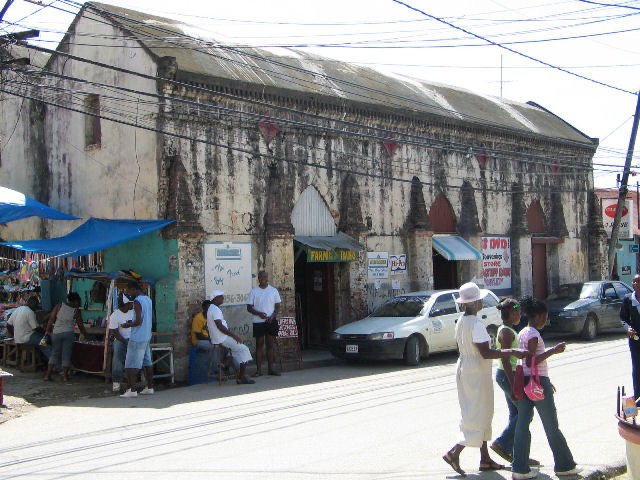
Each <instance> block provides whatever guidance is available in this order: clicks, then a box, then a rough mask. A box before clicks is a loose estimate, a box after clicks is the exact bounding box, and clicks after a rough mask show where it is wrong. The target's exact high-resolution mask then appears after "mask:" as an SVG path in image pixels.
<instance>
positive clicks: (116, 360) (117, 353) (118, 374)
mask: <svg viewBox="0 0 640 480" xmlns="http://www.w3.org/2000/svg"><path fill="white" fill-rule="evenodd" d="M126 357H127V344H126V343H124V342H121V341H120V340H114V341H113V358H112V359H111V381H112V382H115V383H120V382H121V381H122V371H123V369H124V359H125V358H126Z"/></svg>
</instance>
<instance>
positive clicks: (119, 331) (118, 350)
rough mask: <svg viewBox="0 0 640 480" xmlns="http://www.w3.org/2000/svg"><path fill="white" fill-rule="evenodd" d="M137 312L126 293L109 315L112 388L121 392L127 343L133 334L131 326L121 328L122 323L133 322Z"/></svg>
mask: <svg viewBox="0 0 640 480" xmlns="http://www.w3.org/2000/svg"><path fill="white" fill-rule="evenodd" d="M134 315H135V312H134V311H133V302H132V301H131V300H129V299H128V298H127V297H126V295H121V296H120V298H119V301H118V309H117V310H115V311H114V312H113V313H112V314H111V316H110V317H109V333H110V334H111V335H112V336H113V338H114V340H113V358H112V360H111V380H112V381H113V386H112V390H113V391H114V392H120V382H122V372H123V370H124V361H125V358H126V356H127V343H129V336H130V335H131V329H130V328H121V327H120V325H122V324H123V323H127V322H133V320H134Z"/></svg>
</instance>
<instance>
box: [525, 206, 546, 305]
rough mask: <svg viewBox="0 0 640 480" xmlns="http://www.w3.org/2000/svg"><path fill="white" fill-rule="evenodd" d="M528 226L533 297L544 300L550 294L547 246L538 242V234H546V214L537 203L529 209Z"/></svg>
mask: <svg viewBox="0 0 640 480" xmlns="http://www.w3.org/2000/svg"><path fill="white" fill-rule="evenodd" d="M527 224H528V225H529V233H531V278H532V281H533V296H534V297H535V298H538V299H544V298H546V297H547V294H548V284H547V244H546V243H544V242H539V241H536V234H538V236H542V235H544V233H545V228H544V213H543V211H542V207H541V206H540V204H539V203H538V202H537V201H535V200H534V201H533V202H531V205H529V208H528V209H527Z"/></svg>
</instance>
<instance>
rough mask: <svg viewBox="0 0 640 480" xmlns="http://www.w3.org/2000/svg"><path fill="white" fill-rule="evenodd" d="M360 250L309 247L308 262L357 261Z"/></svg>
mask: <svg viewBox="0 0 640 480" xmlns="http://www.w3.org/2000/svg"><path fill="white" fill-rule="evenodd" d="M356 260H358V252H354V251H353V250H314V249H313V248H309V249H307V262H314V263H318V262H355V261H356Z"/></svg>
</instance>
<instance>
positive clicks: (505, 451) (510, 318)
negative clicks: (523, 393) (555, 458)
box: [491, 298, 540, 465]
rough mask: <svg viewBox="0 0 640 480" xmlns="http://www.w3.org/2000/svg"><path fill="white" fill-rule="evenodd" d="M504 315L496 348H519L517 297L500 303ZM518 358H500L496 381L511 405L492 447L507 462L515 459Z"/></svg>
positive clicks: (532, 462)
mask: <svg viewBox="0 0 640 480" xmlns="http://www.w3.org/2000/svg"><path fill="white" fill-rule="evenodd" d="M497 308H498V310H500V315H501V317H502V326H501V327H500V328H499V329H498V338H497V340H496V343H497V344H496V348H499V349H503V348H518V334H517V333H516V331H515V330H514V329H513V327H514V326H515V325H518V324H519V323H520V305H519V303H518V301H517V300H516V299H515V298H505V299H503V300H502V301H501V302H500V303H499V304H498V305H497ZM517 364H518V359H517V358H516V357H508V358H503V359H501V360H498V365H497V369H496V383H497V384H498V385H499V386H500V388H501V389H502V390H503V391H504V396H505V398H506V400H507V407H509V423H508V424H507V426H506V428H505V429H504V430H503V432H502V433H501V434H500V436H499V437H498V438H496V439H495V441H494V442H493V443H492V444H491V449H492V450H493V451H494V452H496V453H497V454H498V455H500V456H501V457H502V458H504V459H505V460H506V461H507V462H509V463H511V462H512V461H513V438H514V435H515V429H516V421H517V420H518V403H517V401H516V400H515V399H514V398H513V396H512V394H511V386H512V385H513V375H514V373H515V371H516V365H517ZM539 464H540V462H538V461H537V460H534V459H532V458H531V459H529V465H539Z"/></svg>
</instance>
